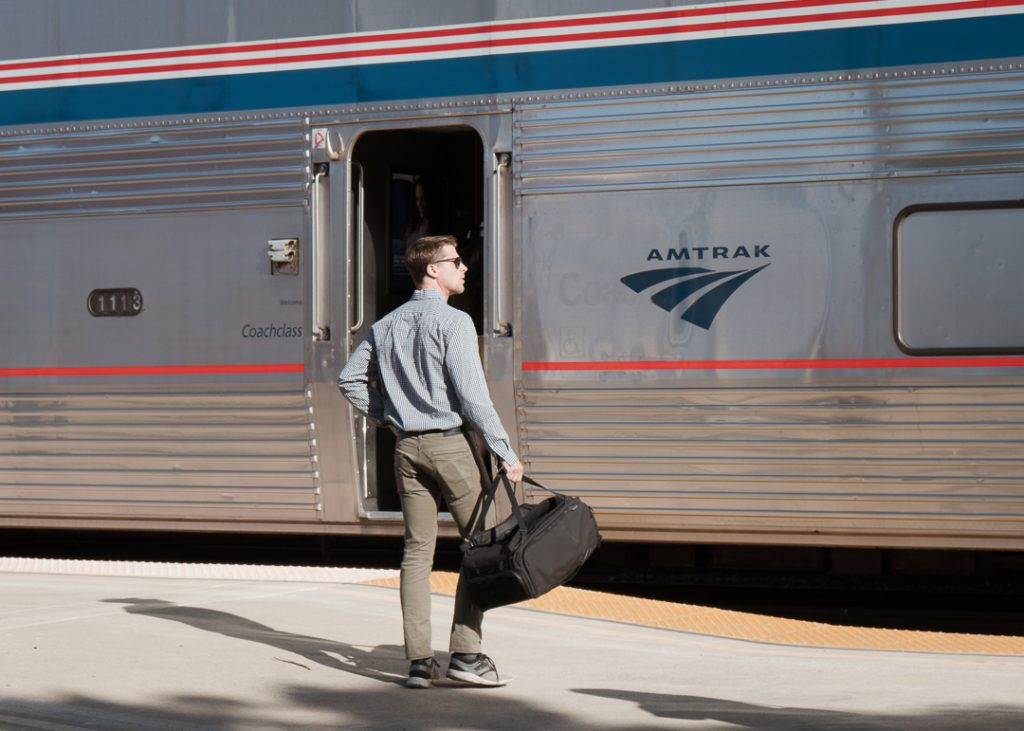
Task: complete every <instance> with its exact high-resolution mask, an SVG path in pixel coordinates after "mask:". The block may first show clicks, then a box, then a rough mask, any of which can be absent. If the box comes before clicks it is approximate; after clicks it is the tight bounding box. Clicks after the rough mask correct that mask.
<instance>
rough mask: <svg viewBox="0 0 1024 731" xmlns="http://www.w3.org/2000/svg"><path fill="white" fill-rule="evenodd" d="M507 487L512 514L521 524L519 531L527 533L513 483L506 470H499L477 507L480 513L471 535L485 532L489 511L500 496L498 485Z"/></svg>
mask: <svg viewBox="0 0 1024 731" xmlns="http://www.w3.org/2000/svg"><path fill="white" fill-rule="evenodd" d="M499 482H500V483H502V484H503V485H505V492H506V493H508V499H509V502H510V503H511V504H512V514H513V515H514V516H516V522H517V523H518V524H519V530H520V531H522V532H524V533H525V532H526V521H525V520H524V519H523V511H522V510H520V509H519V501H518V500H516V491H515V490H513V489H512V483H511V482H509V480H508V475H506V474H505V470H499V471H498V474H497V475H495V476H494V480H492V481H491V486H490V487H489V488H487V492H485V493H484V494H483V495H481V496H480V503H478V505H477V507H478V508H479V510H480V512H479V513H478V514H477V516H476V520H475V521H473V530H472V532H471V533H470V535H471V536H472V535H476V534H477V533H479V532H480V531H482V530H484V528H485V527H486V526H485V524H486V522H487V511H488V509H489V508H490V507H491V504H492V503H493V502H494V498H495V497H496V496H497V494H498V483H499Z"/></svg>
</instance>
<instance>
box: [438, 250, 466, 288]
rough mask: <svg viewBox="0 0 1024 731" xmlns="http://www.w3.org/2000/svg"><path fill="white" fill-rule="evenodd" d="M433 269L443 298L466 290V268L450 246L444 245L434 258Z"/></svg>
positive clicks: (456, 252) (457, 253)
mask: <svg viewBox="0 0 1024 731" xmlns="http://www.w3.org/2000/svg"><path fill="white" fill-rule="evenodd" d="M430 266H431V267H432V268H433V271H434V276H435V279H436V281H437V285H438V286H439V287H440V288H441V290H442V291H443V292H444V293H445V296H448V295H453V294H462V293H463V292H464V291H465V290H466V272H467V271H468V267H467V266H466V265H465V264H463V263H462V260H461V259H459V252H458V251H456V250H455V247H454V246H452V245H451V244H445V245H444V246H443V247H442V248H441V250H440V251H439V252H438V253H437V256H436V257H435V258H434V263H433V264H431V265H430Z"/></svg>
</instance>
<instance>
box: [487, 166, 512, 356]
mask: <svg viewBox="0 0 1024 731" xmlns="http://www.w3.org/2000/svg"><path fill="white" fill-rule="evenodd" d="M511 164H512V155H511V154H509V153H507V152H498V153H495V155H494V172H493V185H494V187H493V188H492V190H491V231H492V234H493V237H494V244H493V246H492V247H491V292H492V299H493V302H494V306H493V310H494V311H493V313H492V317H491V322H492V327H491V332H492V333H494V334H495V335H497V336H499V337H508V336H509V335H511V334H512V325H511V323H509V322H508V321H506V320H503V319H502V315H503V314H504V309H503V300H502V296H503V294H504V292H503V291H502V290H503V287H502V275H503V261H502V259H503V258H504V252H505V230H504V228H503V227H502V214H503V210H502V200H501V193H502V190H503V189H504V187H505V173H506V172H507V171H508V170H509V168H510V166H511Z"/></svg>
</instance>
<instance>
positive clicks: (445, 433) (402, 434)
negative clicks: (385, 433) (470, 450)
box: [394, 426, 462, 439]
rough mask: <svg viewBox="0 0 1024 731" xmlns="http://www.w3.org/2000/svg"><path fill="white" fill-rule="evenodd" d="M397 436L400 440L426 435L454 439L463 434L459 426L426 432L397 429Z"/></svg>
mask: <svg viewBox="0 0 1024 731" xmlns="http://www.w3.org/2000/svg"><path fill="white" fill-rule="evenodd" d="M394 432H395V436H397V437H398V438H399V439H405V438H406V437H422V436H424V435H426V434H440V435H441V436H442V437H454V436H456V435H457V434H462V427H461V426H457V427H455V428H454V429H427V430H426V431H401V430H400V429H395V430H394Z"/></svg>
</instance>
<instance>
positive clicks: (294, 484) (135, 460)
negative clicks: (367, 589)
mask: <svg viewBox="0 0 1024 731" xmlns="http://www.w3.org/2000/svg"><path fill="white" fill-rule="evenodd" d="M310 422H311V418H310V412H309V403H308V401H307V399H306V397H305V396H304V395H303V394H301V393H294V392H292V393H285V392H281V393H273V392H269V393H268V392H260V393H249V392H231V393H221V394H211V393H201V392H200V393H174V394H150V393H110V394H103V395H100V394H96V395H87V394H86V395H83V394H73V395H72V394H60V393H48V394H45V395H17V396H4V397H0V513H3V515H5V516H8V517H17V518H26V517H33V516H38V517H40V518H45V519H47V520H49V519H53V518H61V517H78V518H115V517H130V518H133V519H146V518H150V519H160V518H165V519H176V520H181V519H184V520H188V519H192V520H203V521H225V522H236V521H317V520H319V518H320V510H321V506H320V491H319V489H318V485H317V478H316V456H315V450H314V440H313V438H312V432H311V428H312V427H311V424H310Z"/></svg>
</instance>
